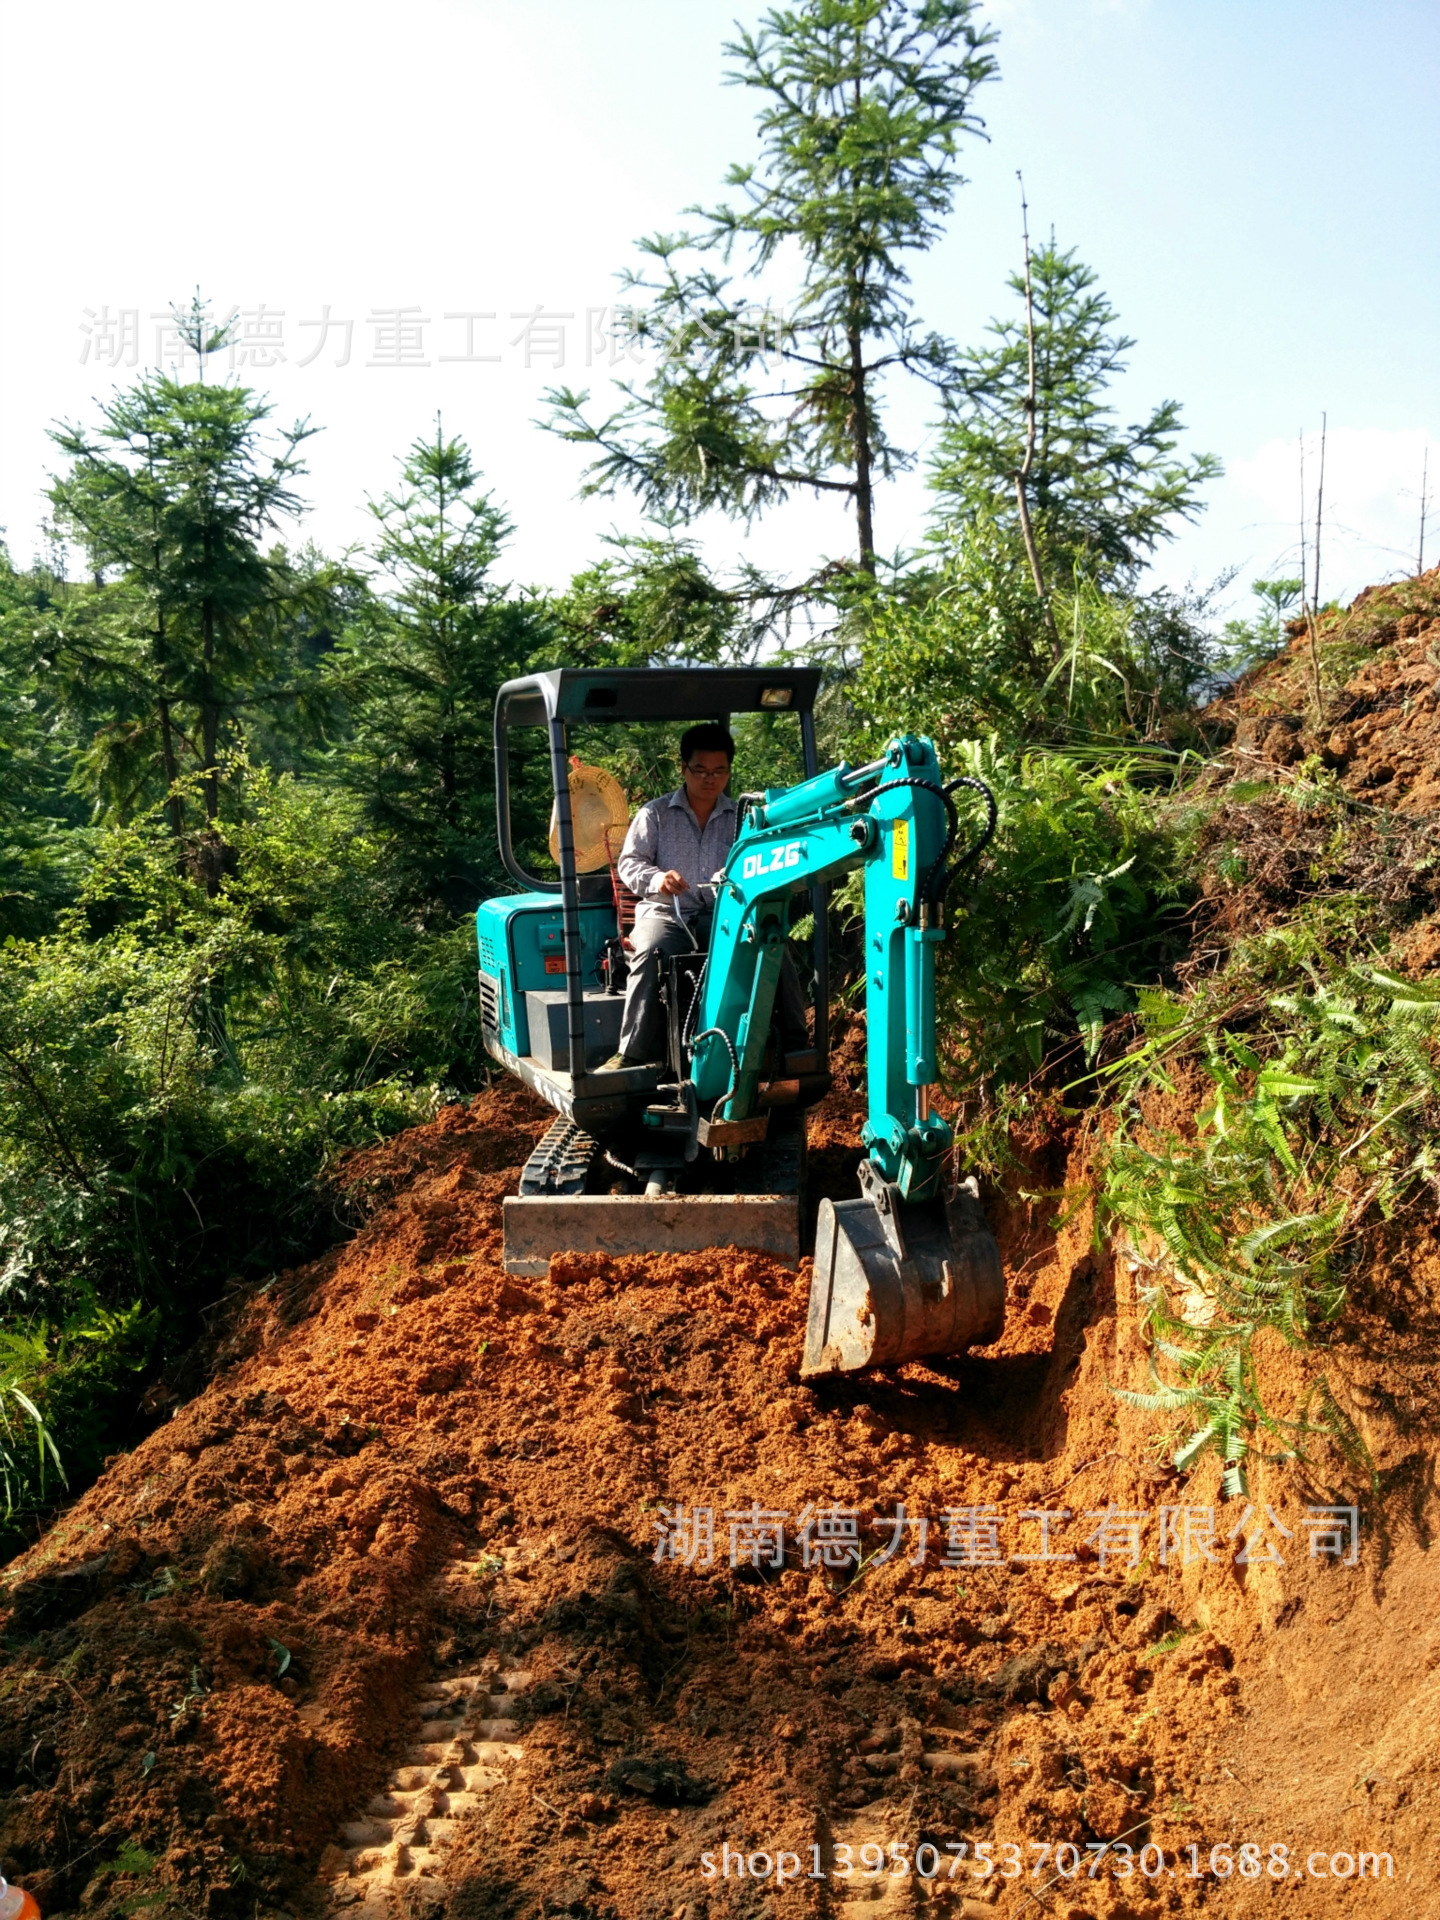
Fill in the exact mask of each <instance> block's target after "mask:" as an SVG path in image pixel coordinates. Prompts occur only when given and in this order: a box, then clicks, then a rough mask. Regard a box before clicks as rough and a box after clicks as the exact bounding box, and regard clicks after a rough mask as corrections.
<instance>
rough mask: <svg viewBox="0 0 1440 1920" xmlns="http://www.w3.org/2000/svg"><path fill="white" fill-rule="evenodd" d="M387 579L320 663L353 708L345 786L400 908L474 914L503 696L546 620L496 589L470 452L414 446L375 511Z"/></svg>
mask: <svg viewBox="0 0 1440 1920" xmlns="http://www.w3.org/2000/svg"><path fill="white" fill-rule="evenodd" d="M370 510H371V512H372V514H373V515H374V517H375V520H376V522H377V525H378V528H379V534H378V538H377V540H376V542H375V545H374V548H373V550H372V558H373V560H374V562H375V565H376V567H377V569H378V570H379V575H380V578H379V580H378V582H377V583H376V591H375V592H374V593H373V594H372V595H371V596H369V597H367V599H366V600H365V601H364V602H363V603H362V605H361V607H360V609H359V612H358V615H357V617H356V619H355V620H354V622H353V623H352V624H351V626H350V627H349V628H348V629H347V631H346V632H345V634H344V636H343V638H342V640H341V643H340V645H339V646H338V647H337V648H336V650H335V652H334V653H333V654H332V655H330V657H329V658H328V659H327V661H326V662H325V673H326V677H327V679H328V680H329V681H330V683H331V685H332V686H334V687H335V688H336V689H337V690H338V691H339V692H340V693H341V695H342V696H343V698H344V699H345V701H346V704H347V705H348V707H349V708H350V712H351V717H352V724H353V729H354V733H353V739H352V741H351V743H350V745H349V746H348V748H347V749H346V752H345V766H346V770H347V778H348V780H349V781H350V783H351V784H352V785H353V786H354V787H356V788H357V789H358V790H359V791H360V792H361V793H362V794H363V795H364V797H365V801H366V805H367V810H368V813H369V815H370V818H371V820H372V821H373V822H374V824H375V825H376V826H377V827H378V828H380V829H382V830H383V831H384V832H385V833H386V834H387V835H388V836H390V839H391V842H392V845H393V847H394V849H395V852H396V857H397V863H398V869H399V876H400V886H401V890H402V893H403V895H404V896H405V899H406V900H407V901H408V902H409V903H410V905H411V906H413V907H416V908H418V909H419V910H421V911H422V912H426V911H430V910H432V909H434V908H435V907H437V906H438V907H441V908H443V909H448V910H450V911H453V912H457V913H458V912H463V911H465V910H466V909H468V908H472V907H473V906H474V905H475V903H476V901H477V900H478V899H480V898H483V896H484V894H485V893H486V892H488V891H490V890H493V888H494V886H495V885H496V884H497V882H498V879H499V875H498V872H497V856H496V852H495V829H494V819H495V808H494V755H493V751H492V742H491V728H492V714H493V709H494V703H495V694H496V691H497V689H498V688H499V686H500V685H501V683H502V682H503V681H505V680H507V679H509V678H511V677H512V676H513V675H514V674H516V673H519V672H521V671H523V670H524V668H525V666H526V665H527V663H528V660H529V657H530V654H531V651H532V650H533V648H534V647H535V646H536V644H537V642H538V636H539V632H540V629H541V615H540V613H539V611H538V608H537V607H536V606H535V605H534V604H533V603H531V602H529V601H525V600H517V599H512V598H509V597H507V595H506V591H505V589H504V588H503V587H501V586H499V585H497V584H496V583H495V581H494V580H493V579H492V578H491V574H492V569H493V568H494V566H495V563H496V561H497V559H498V558H499V555H500V551H501V549H502V547H503V546H504V543H505V540H506V538H507V536H508V535H509V532H510V523H509V521H508V519H507V518H506V516H505V514H504V513H503V512H502V511H501V509H500V508H499V507H497V506H496V505H495V504H494V503H493V501H492V499H491V497H490V496H489V495H488V494H486V493H482V492H481V491H480V477H479V475H478V474H477V473H476V471H475V468H474V465H473V463H472V461H471V456H470V450H469V448H468V447H467V446H466V444H465V442H464V441H463V440H459V439H451V440H447V439H445V438H444V437H443V435H442V434H441V432H440V429H439V426H438V423H437V427H436V432H435V437H434V439H433V440H417V441H416V442H415V444H414V445H413V446H412V447H411V449H410V452H409V455H408V456H407V458H406V460H405V462H404V468H403V479H402V488H401V491H400V492H399V493H397V494H386V495H385V497H384V498H383V499H382V500H379V501H372V502H371V506H370Z"/></svg>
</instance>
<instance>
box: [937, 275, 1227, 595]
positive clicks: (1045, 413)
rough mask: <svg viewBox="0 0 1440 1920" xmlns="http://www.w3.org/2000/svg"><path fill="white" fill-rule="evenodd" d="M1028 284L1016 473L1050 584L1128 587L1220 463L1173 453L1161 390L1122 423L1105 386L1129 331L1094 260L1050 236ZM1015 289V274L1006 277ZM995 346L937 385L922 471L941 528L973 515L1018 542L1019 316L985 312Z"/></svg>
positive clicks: (1168, 406) (1172, 424) (1194, 508)
mask: <svg viewBox="0 0 1440 1920" xmlns="http://www.w3.org/2000/svg"><path fill="white" fill-rule="evenodd" d="M1031 279H1032V287H1033V295H1034V390H1035V404H1034V416H1033V418H1034V434H1035V444H1034V453H1033V458H1032V461H1031V465H1030V469H1029V477H1028V480H1027V482H1026V486H1027V493H1028V498H1029V502H1030V511H1031V519H1032V522H1033V527H1034V535H1035V542H1036V545H1037V547H1038V549H1039V552H1040V556H1041V561H1042V574H1043V577H1044V579H1045V581H1046V583H1047V585H1053V584H1054V583H1056V582H1059V583H1062V584H1063V583H1064V582H1067V581H1069V580H1071V579H1073V578H1076V577H1084V578H1085V579H1088V580H1093V581H1098V582H1099V583H1101V584H1102V585H1104V586H1106V587H1109V586H1112V585H1116V586H1120V587H1122V588H1125V589H1127V590H1128V589H1130V588H1132V587H1133V585H1134V582H1135V579H1136V577H1137V575H1138V574H1139V572H1140V571H1141V569H1142V568H1143V567H1144V565H1145V564H1146V562H1147V561H1148V560H1149V559H1150V557H1151V555H1152V554H1153V553H1154V550H1155V548H1156V546H1157V544H1158V543H1159V542H1160V541H1161V540H1165V539H1170V538H1172V537H1173V535H1174V533H1175V531H1176V522H1178V521H1180V520H1189V519H1193V518H1194V517H1195V515H1196V514H1197V513H1198V512H1199V509H1200V500H1199V494H1200V489H1201V488H1202V486H1204V484H1205V483H1206V482H1207V481H1208V480H1212V479H1214V478H1215V477H1216V476H1217V475H1218V474H1219V472H1220V464H1219V462H1218V461H1217V460H1216V459H1215V458H1214V457H1213V456H1212V455H1210V454H1197V455H1195V456H1193V457H1192V458H1190V459H1188V460H1186V459H1180V458H1177V457H1176V456H1175V449H1176V446H1177V445H1178V443H1179V436H1180V431H1181V428H1180V408H1179V406H1178V404H1177V403H1176V402H1175V401H1173V400H1166V401H1163V402H1162V403H1161V404H1160V405H1159V406H1158V407H1156V408H1155V409H1154V411H1153V412H1152V413H1151V414H1150V415H1149V417H1148V418H1147V419H1145V420H1142V421H1138V422H1136V423H1134V424H1132V425H1129V426H1121V425H1120V424H1119V423H1118V422H1117V421H1116V419H1115V412H1114V408H1113V407H1112V406H1111V405H1110V404H1109V403H1108V401H1107V399H1106V391H1107V389H1108V388H1109V386H1110V384H1111V382H1112V381H1113V380H1114V378H1115V376H1116V375H1117V374H1119V373H1121V372H1123V371H1124V366H1125V355H1126V354H1127V353H1128V352H1129V350H1130V348H1131V347H1133V346H1134V344H1135V343H1134V341H1133V340H1130V339H1128V338H1126V337H1124V336H1123V335H1121V334H1118V333H1116V332H1115V331H1113V329H1114V327H1115V321H1116V314H1115V311H1114V309H1113V308H1112V307H1111V305H1110V303H1109V301H1108V300H1107V299H1106V297H1105V295H1104V294H1103V293H1101V292H1099V291H1098V290H1097V288H1096V284H1095V275H1094V273H1093V272H1092V270H1091V269H1090V268H1089V267H1087V266H1085V265H1083V264H1082V263H1081V262H1080V261H1079V260H1077V259H1076V257H1075V255H1074V253H1073V252H1070V253H1062V252H1060V251H1059V250H1058V249H1057V248H1056V247H1055V245H1054V243H1053V242H1052V243H1051V244H1050V245H1049V246H1047V247H1042V248H1041V249H1040V250H1039V251H1038V252H1037V253H1035V254H1034V256H1033V257H1032V260H1031ZM1009 284H1010V287H1011V289H1012V290H1013V291H1014V292H1015V293H1016V294H1017V295H1019V296H1020V298H1021V299H1023V298H1024V296H1025V277H1024V275H1023V274H1021V273H1015V274H1012V275H1011V276H1010V283H1009ZM990 331H991V334H992V335H993V336H994V340H995V344H994V345H993V346H986V347H979V348H974V349H972V350H970V351H968V352H966V353H964V354H962V355H961V356H960V357H959V360H958V362H957V364H956V367H955V369H954V371H953V373H952V376H951V378H950V380H949V382H948V383H947V386H946V390H945V405H946V424H945V428H944V430H943V432H942V434H941V438H940V444H939V451H938V453H937V454H936V457H935V460H934V462H933V465H932V469H931V479H932V483H933V485H934V487H935V489H936V491H937V493H938V494H939V495H940V501H941V505H940V509H939V512H940V517H941V524H942V527H943V526H945V525H947V524H953V523H954V522H955V521H958V522H959V523H960V524H961V525H964V524H966V523H967V522H969V521H970V520H971V519H972V518H973V517H974V516H976V515H977V514H983V515H986V516H988V517H989V518H991V519H992V520H994V521H995V523H996V524H997V525H998V526H1000V527H1001V528H1002V529H1003V530H1004V531H1005V533H1006V534H1007V535H1008V536H1009V538H1010V540H1011V542H1012V544H1017V545H1018V544H1019V543H1020V523H1019V505H1018V499H1017V494H1016V486H1017V480H1018V476H1019V475H1020V474H1021V472H1022V469H1023V468H1024V465H1025V460H1026V445H1027V438H1028V434H1029V431H1030V423H1031V411H1030V401H1029V393H1030V377H1031V374H1030V366H1031V355H1030V340H1029V336H1028V329H1027V324H1026V320H1025V317H1024V316H1023V315H1020V316H1018V317H1014V318H1010V319H1004V320H995V321H992V322H991V326H990Z"/></svg>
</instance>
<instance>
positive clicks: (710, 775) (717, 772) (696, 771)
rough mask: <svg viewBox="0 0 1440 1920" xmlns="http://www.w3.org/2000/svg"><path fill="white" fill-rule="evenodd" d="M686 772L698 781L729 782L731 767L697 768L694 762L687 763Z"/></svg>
mask: <svg viewBox="0 0 1440 1920" xmlns="http://www.w3.org/2000/svg"><path fill="white" fill-rule="evenodd" d="M685 771H686V773H688V774H692V775H693V776H694V778H695V779H697V780H728V779H729V778H730V769H729V767H697V766H696V765H695V763H694V761H693V760H687V761H686V762H685Z"/></svg>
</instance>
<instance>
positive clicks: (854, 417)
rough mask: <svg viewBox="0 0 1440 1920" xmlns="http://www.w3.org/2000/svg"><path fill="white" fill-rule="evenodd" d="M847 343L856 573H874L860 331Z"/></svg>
mask: <svg viewBox="0 0 1440 1920" xmlns="http://www.w3.org/2000/svg"><path fill="white" fill-rule="evenodd" d="M848 338H849V343H850V438H851V441H852V443H853V445H854V448H855V524H856V527H857V529H858V532H859V535H860V571H861V572H862V573H868V574H870V575H871V577H872V578H873V577H874V573H875V483H874V477H873V474H874V455H873V453H872V451H871V447H870V413H869V408H868V406H867V395H866V391H865V353H864V342H863V341H862V340H861V337H860V329H859V328H858V327H852V328H851V329H850V332H849V335H848Z"/></svg>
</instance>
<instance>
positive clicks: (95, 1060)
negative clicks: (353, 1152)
mask: <svg viewBox="0 0 1440 1920" xmlns="http://www.w3.org/2000/svg"><path fill="white" fill-rule="evenodd" d="M246 786H247V788H248V793H249V810H248V811H247V814H246V815H245V817H244V818H242V819H239V820H237V821H235V822H233V823H232V824H231V825H230V827H229V834H230V845H231V847H232V849H233V853H234V862H233V866H232V867H231V869H230V870H229V871H227V872H226V873H224V874H223V875H222V877H221V880H220V882H219V884H218V886H217V887H216V888H215V890H214V891H213V892H211V891H209V890H208V889H207V888H206V887H205V886H204V885H201V884H197V882H196V881H195V880H193V879H192V878H191V877H190V874H189V871H188V869H187V867H186V866H185V865H184V864H183V863H181V864H177V863H176V860H175V857H174V852H173V846H172V842H171V841H170V838H169V835H168V832H167V830H166V827H165V825H164V823H163V822H162V821H160V820H159V819H157V818H155V817H154V816H152V817H150V818H148V819H146V820H143V821H141V822H137V823H136V824H135V825H133V826H131V827H128V828H116V829H113V830H112V831H111V833H110V834H109V835H108V836H107V837H106V840H105V842H104V845H103V847H102V849H101V851H100V854H99V856H98V857H97V859H96V861H95V864H94V866H93V868H92V870H91V872H90V874H89V876H88V877H87V880H86V883H85V888H84V894H83V901H82V905H81V906H80V907H77V908H76V909H73V910H71V911H69V912H67V913H66V914H65V915H63V916H62V920H61V925H60V927H59V929H58V930H57V931H56V932H55V933H54V934H51V935H48V936H46V937H44V938H42V939H38V940H34V941H28V942H21V941H12V942H11V943H9V944H8V945H7V946H6V947H4V948H3V949H0V1206H3V1218H4V1227H3V1247H4V1258H5V1259H6V1260H7V1261H8V1263H9V1271H10V1273H11V1276H12V1280H13V1282H14V1284H15V1285H16V1286H17V1287H18V1288H19V1289H20V1293H21V1296H22V1297H24V1298H27V1299H31V1300H36V1299H39V1298H42V1297H43V1298H45V1299H47V1300H53V1301H55V1302H57V1303H58V1305H59V1306H60V1308H61V1309H62V1310H63V1311H69V1310H73V1309H76V1308H79V1307H81V1306H83V1305H84V1304H85V1303H87V1302H89V1301H93V1300H98V1301H99V1302H100V1303H101V1304H103V1305H107V1306H109V1307H111V1308H112V1309H120V1308H122V1307H124V1306H125V1305H127V1304H128V1303H129V1302H131V1301H132V1300H137V1299H138V1300H139V1301H140V1302H141V1303H142V1304H143V1305H144V1306H146V1307H149V1306H151V1305H155V1306H159V1307H160V1308H161V1309H162V1311H163V1314H164V1325H163V1329H162V1330H163V1332H164V1334H165V1336H166V1338H167V1340H168V1341H173V1339H174V1338H178V1337H181V1336H182V1335H183V1334H184V1332H185V1330H186V1328H187V1327H188V1325H189V1315H190V1312H191V1311H192V1310H193V1306H192V1303H193V1301H194V1291H195V1288H196V1286H197V1285H199V1284H201V1283H203V1284H205V1285H207V1286H209V1285H213V1284H214V1281H215V1280H216V1279H217V1278H220V1277H223V1276H224V1275H225V1274H226V1273H230V1272H233V1271H237V1270H240V1271H243V1270H245V1269H246V1268H247V1267H248V1268H250V1269H251V1270H264V1269H266V1268H269V1267H271V1266H274V1265H276V1264H278V1263H280V1262H282V1261H284V1260H286V1259H287V1258H293V1257H295V1255H296V1252H297V1251H298V1250H300V1249H302V1248H303V1247H304V1246H305V1244H306V1243H307V1241H308V1240H309V1238H310V1236H311V1235H312V1234H313V1232H314V1228H315V1220H314V1200H313V1189H314V1182H315V1178H316V1175H317V1172H318V1170H319V1169H320V1168H322V1167H323V1165H324V1164H325V1162H326V1161H327V1160H328V1159H329V1158H330V1157H332V1156H333V1155H334V1154H335V1153H336V1152H338V1151H340V1150H341V1149H342V1148H344V1147H346V1146H348V1145H352V1144H355V1143H358V1142H361V1141H370V1140H373V1139H375V1138H376V1137H378V1136H379V1135H381V1134H384V1133H386V1132H389V1131H391V1130H392V1129H394V1128H395V1127H397V1126H401V1125H405V1124H408V1123H409V1122H410V1121H412V1120H415V1119H418V1118H421V1117H423V1116H424V1115H426V1114H427V1113H429V1112H430V1111H431V1110H432V1109H433V1105H434V1102H435V1100H436V1098H437V1096H438V1094H439V1091H440V1088H441V1086H443V1085H445V1084H447V1083H448V1084H452V1085H453V1084H454V1083H455V1081H456V1080H457V1079H459V1080H460V1081H461V1083H462V1084H463V1082H464V1078H465V1076H466V1075H467V1074H468V1073H469V1072H471V1071H472V1070H473V1068H472V1062H473V1061H474V1059H475V1057H476V1054H477V1051H478V1048H477V1036H476V1033H475V1030H474V1009H473V998H472V994H471V989H470V977H469V976H470V967H471V965H472V964H473V960H472V956H471V954H470V952H469V951H468V949H467V945H466V942H465V940H464V938H463V936H462V934H461V933H459V932H457V931H453V930H449V929H447V930H445V931H444V932H442V933H440V934H437V935H425V934H422V933H417V932H416V931H414V930H413V929H411V928H407V927H405V926H404V925H403V923H397V922H396V921H395V919H394V918H393V917H392V916H391V915H390V914H389V913H388V911H387V898H388V896H387V894H386V891H385V885H384V880H385V875H384V867H385V854H384V849H383V847H382V846H381V845H380V844H379V843H378V842H377V841H376V840H375V839H374V838H373V837H371V836H369V835H367V833H366V832H365V831H364V829H363V827H362V824H361V822H360V820H359V819H358V817H357V808H356V805H355V803H354V802H353V801H352V800H350V799H349V798H348V797H347V796H345V795H344V794H337V793H334V792H331V793H319V792H317V791H315V790H314V789H312V788H309V787H306V786H305V785H302V784H301V783H299V782H297V781H296V780H294V779H293V777H291V776H279V777H276V776H271V775H269V774H267V773H265V772H264V771H263V770H254V769H251V770H250V771H249V773H248V774H247V776H246ZM37 1289H43V1292H41V1291H37Z"/></svg>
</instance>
